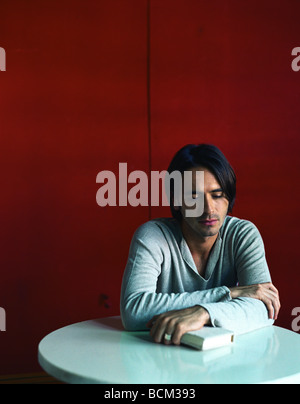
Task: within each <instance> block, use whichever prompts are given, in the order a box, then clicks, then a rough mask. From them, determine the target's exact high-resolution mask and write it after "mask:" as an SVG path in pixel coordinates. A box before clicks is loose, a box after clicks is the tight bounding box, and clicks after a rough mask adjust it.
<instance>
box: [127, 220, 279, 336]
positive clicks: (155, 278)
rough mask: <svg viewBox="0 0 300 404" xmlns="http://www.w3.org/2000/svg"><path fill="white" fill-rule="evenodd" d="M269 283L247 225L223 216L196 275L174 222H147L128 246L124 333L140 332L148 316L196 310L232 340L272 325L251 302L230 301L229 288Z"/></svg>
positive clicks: (258, 242)
mask: <svg viewBox="0 0 300 404" xmlns="http://www.w3.org/2000/svg"><path fill="white" fill-rule="evenodd" d="M266 282H271V278H270V273H269V269H268V265H267V262H266V258H265V251H264V245H263V241H262V238H261V236H260V233H259V232H258V230H257V228H256V227H255V226H254V225H253V224H252V223H251V222H249V221H246V220H241V219H238V218H235V217H230V216H227V217H226V218H225V221H224V223H223V226H222V227H221V229H220V232H219V235H218V238H217V240H216V242H215V244H214V246H213V249H212V251H211V253H210V256H209V259H208V262H207V266H206V271H205V277H202V276H201V275H199V273H198V271H197V268H196V266H195V263H194V260H193V258H192V255H191V252H190V250H189V247H188V245H187V243H186V241H185V239H184V237H183V235H182V232H181V228H180V225H179V223H178V222H177V221H176V220H175V219H171V218H164V219H156V220H151V221H149V222H147V223H145V224H143V225H142V226H140V227H139V228H138V229H137V231H136V232H135V234H134V237H133V239H132V242H131V246H130V251H129V257H128V262H127V265H126V269H125V272H124V276H123V282H122V290H121V316H122V321H123V325H124V327H125V328H126V329H127V330H132V331H133V330H144V329H146V323H147V322H148V321H149V320H150V319H151V318H152V317H153V316H154V315H157V314H160V313H164V312H166V311H170V310H179V309H184V308H187V307H191V306H195V305H200V306H202V307H204V308H205V309H206V310H207V311H208V313H209V315H210V318H211V323H212V325H213V326H214V327H224V328H227V329H229V330H232V331H234V332H235V333H236V334H242V333H245V332H249V331H252V330H255V329H258V328H261V327H264V326H268V325H272V324H273V321H272V320H270V319H268V312H267V309H266V307H265V305H264V303H262V302H261V301H259V300H257V299H252V298H237V299H231V296H230V290H229V289H228V288H229V287H233V286H236V285H237V284H239V285H240V286H246V285H252V284H258V283H266Z"/></svg>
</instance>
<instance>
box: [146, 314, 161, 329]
mask: <svg viewBox="0 0 300 404" xmlns="http://www.w3.org/2000/svg"><path fill="white" fill-rule="evenodd" d="M157 317H158V316H154V317H152V318H151V320H149V321H148V323H147V324H146V327H147V328H152V327H153V325H154V323H155V321H156V320H157Z"/></svg>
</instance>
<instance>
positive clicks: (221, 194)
mask: <svg viewBox="0 0 300 404" xmlns="http://www.w3.org/2000/svg"><path fill="white" fill-rule="evenodd" d="M223 196H224V194H223V192H222V193H220V194H213V196H212V197H213V198H214V199H220V198H223Z"/></svg>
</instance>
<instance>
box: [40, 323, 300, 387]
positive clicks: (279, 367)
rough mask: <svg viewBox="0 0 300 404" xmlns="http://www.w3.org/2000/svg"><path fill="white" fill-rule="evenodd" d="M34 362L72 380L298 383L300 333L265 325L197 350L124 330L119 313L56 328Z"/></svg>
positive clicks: (75, 381)
mask: <svg viewBox="0 0 300 404" xmlns="http://www.w3.org/2000/svg"><path fill="white" fill-rule="evenodd" d="M38 358H39V363H40V365H41V366H42V368H43V369H44V370H45V371H46V372H47V373H49V374H50V375H51V376H53V377H55V378H57V379H58V380H61V381H63V382H66V383H71V384H82V383H86V384H91V383H98V384H99V383H113V384H240V383H243V384H245V383H248V384H249V383H251V384H257V383H300V335H298V334H296V333H294V332H292V331H289V330H286V329H283V328H280V327H274V326H273V327H266V328H263V329H260V330H258V331H254V332H251V333H248V334H244V335H241V336H237V337H236V339H235V342H234V343H233V344H232V345H231V346H227V347H223V348H218V349H214V350H210V351H204V352H202V351H197V350H194V349H191V348H189V347H186V346H183V345H181V346H174V345H171V346H166V345H163V344H155V343H154V342H153V341H152V340H151V337H150V335H149V332H147V331H141V332H127V331H124V328H123V326H122V322H121V319H120V317H108V318H103V319H97V320H90V321H84V322H80V323H77V324H72V325H69V326H67V327H64V328H61V329H59V330H57V331H54V332H52V333H51V334H49V335H48V336H46V337H45V338H44V339H43V340H42V341H41V342H40V344H39V349H38Z"/></svg>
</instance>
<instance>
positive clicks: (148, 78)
mask: <svg viewBox="0 0 300 404" xmlns="http://www.w3.org/2000/svg"><path fill="white" fill-rule="evenodd" d="M150 17H151V0H147V126H148V159H149V175H148V190H149V194H148V206H149V220H151V218H152V213H151V185H150V184H151V181H150V178H151V171H152V142H151V140H152V139H151V26H150V24H151V20H150Z"/></svg>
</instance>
